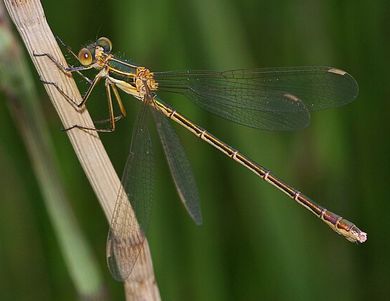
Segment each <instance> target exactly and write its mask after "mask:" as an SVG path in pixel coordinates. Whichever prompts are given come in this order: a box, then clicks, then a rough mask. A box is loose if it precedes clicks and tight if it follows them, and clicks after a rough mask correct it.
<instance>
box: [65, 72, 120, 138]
mask: <svg viewBox="0 0 390 301" xmlns="http://www.w3.org/2000/svg"><path fill="white" fill-rule="evenodd" d="M105 87H106V94H107V102H108V112H109V116H108V117H109V118H108V119H106V120H100V121H97V122H95V121H94V123H104V122H107V121H108V122H110V125H111V127H110V128H96V127H94V128H91V127H85V126H80V125H73V126H71V127H69V128H67V129H65V131H68V130H71V129H74V128H78V129H81V130H91V131H96V132H103V133H110V132H113V131H115V123H116V122H117V121H118V120H120V119H122V117H124V116H125V115H126V111H123V112H122V110H121V112H122V115H119V116H114V108H113V103H112V96H111V88H112V89H113V90H114V89H115V87H114V84H112V83H110V82H109V80H108V79H106V81H105ZM114 91H115V90H114ZM114 95H115V97H116V99H117V101H118V103H120V104H122V103H121V100H120V98H118V97H119V93H118V91H117V93H115V92H114ZM122 106H123V105H122ZM123 109H124V108H123Z"/></svg>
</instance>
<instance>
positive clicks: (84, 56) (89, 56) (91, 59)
mask: <svg viewBox="0 0 390 301" xmlns="http://www.w3.org/2000/svg"><path fill="white" fill-rule="evenodd" d="M111 49H112V43H111V41H110V40H109V39H108V38H106V37H101V38H99V39H97V40H96V42H95V43H92V44H89V45H88V46H86V47H84V48H82V49H81V50H80V51H79V53H78V55H77V57H78V60H79V61H80V63H81V64H82V65H83V66H89V65H91V64H93V63H95V62H96V61H97V60H99V59H101V58H102V57H105V54H109V53H110V52H111Z"/></svg>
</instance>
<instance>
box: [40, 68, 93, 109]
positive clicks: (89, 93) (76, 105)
mask: <svg viewBox="0 0 390 301" xmlns="http://www.w3.org/2000/svg"><path fill="white" fill-rule="evenodd" d="M100 79H101V76H100V75H99V74H98V75H96V76H95V78H94V79H93V81H92V82H91V84H90V85H89V87H88V89H87V91H86V92H85V94H84V95H83V97H82V100H81V102H80V103H78V102H77V101H76V100H74V99H73V98H72V97H70V96H69V95H68V94H66V93H65V92H64V91H63V90H62V89H61V88H60V87H59V86H58V85H57V84H56V83H55V82H51V81H46V80H43V79H41V82H42V83H44V84H45V85H52V86H54V87H55V88H56V89H57V91H58V92H60V93H61V95H62V96H63V97H64V98H65V99H66V100H67V101H68V102H69V103H70V104H71V105H73V106H74V107H75V108H77V109H80V108H82V107H83V106H84V105H85V103H86V101H87V100H88V98H89V96H90V95H91V92H92V90H93V89H94V88H95V86H96V84H97V83H98V82H99V80H100Z"/></svg>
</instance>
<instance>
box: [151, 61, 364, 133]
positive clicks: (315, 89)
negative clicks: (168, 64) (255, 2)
mask: <svg viewBox="0 0 390 301" xmlns="http://www.w3.org/2000/svg"><path fill="white" fill-rule="evenodd" d="M154 74H155V78H156V80H157V81H158V83H159V90H161V91H169V92H174V93H180V94H183V95H186V96H187V97H189V99H191V100H192V101H194V102H195V103H196V104H198V105H199V106H200V107H202V108H203V109H205V110H207V111H209V112H211V113H214V114H216V115H219V116H221V117H223V118H226V119H228V120H232V121H234V122H237V123H240V124H243V125H246V126H250V127H254V128H261V129H267V130H292V129H297V128H302V127H305V126H307V125H308V123H309V120H310V113H309V111H316V110H322V109H327V108H332V107H338V106H341V105H344V104H346V103H349V102H351V101H352V100H353V99H355V98H356V96H357V94H358V85H357V83H356V81H355V80H354V78H353V77H352V76H351V75H349V74H348V73H346V72H345V71H342V70H339V69H336V68H331V67H322V66H320V67H291V68H269V69H252V70H232V71H223V72H216V71H183V72H173V71H168V72H154Z"/></svg>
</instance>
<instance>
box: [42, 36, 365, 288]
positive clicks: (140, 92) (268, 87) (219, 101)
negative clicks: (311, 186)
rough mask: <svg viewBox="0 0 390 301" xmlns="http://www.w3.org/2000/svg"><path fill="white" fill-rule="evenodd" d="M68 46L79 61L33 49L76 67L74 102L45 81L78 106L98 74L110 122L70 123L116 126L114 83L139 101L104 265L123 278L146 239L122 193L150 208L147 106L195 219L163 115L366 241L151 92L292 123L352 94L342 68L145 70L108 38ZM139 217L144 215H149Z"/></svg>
mask: <svg viewBox="0 0 390 301" xmlns="http://www.w3.org/2000/svg"><path fill="white" fill-rule="evenodd" d="M66 47H67V46H66ZM67 50H68V51H69V52H70V53H71V54H72V55H73V56H74V57H75V58H76V59H77V60H78V61H79V62H80V64H81V65H80V66H77V67H73V66H71V67H65V66H62V65H61V64H59V63H58V62H57V61H56V60H55V59H54V58H53V57H52V56H51V55H49V54H36V56H47V57H48V58H50V59H51V60H52V61H53V62H54V63H55V64H56V65H57V66H58V67H59V68H60V69H61V70H63V71H64V72H77V73H79V74H80V75H82V76H83V77H84V78H85V79H86V80H87V81H88V82H89V88H88V89H87V91H86V93H85V94H84V96H83V99H82V101H81V102H79V103H77V102H76V101H74V100H73V99H71V98H70V97H68V96H67V95H66V94H65V93H64V92H63V91H62V90H61V88H60V87H58V85H57V84H56V83H53V82H45V83H46V84H52V85H54V86H56V87H57V89H58V90H59V91H60V92H61V93H62V94H63V95H64V97H65V98H66V99H67V100H68V101H70V102H71V103H72V104H74V105H75V106H77V107H79V108H80V107H83V106H84V105H85V103H86V101H87V99H88V98H89V96H90V94H91V91H92V90H93V89H94V88H95V86H96V84H97V83H98V82H99V81H100V80H102V79H103V80H104V81H105V87H106V93H107V97H108V107H109V123H110V127H109V128H100V129H97V128H86V127H83V126H79V125H74V126H72V127H71V128H79V129H84V130H95V131H101V132H111V131H114V130H115V124H116V121H118V120H119V119H120V118H122V117H125V116H126V110H125V108H124V106H123V104H122V100H121V98H120V95H119V91H118V89H119V90H121V91H123V92H125V93H127V94H130V95H132V96H134V97H135V98H136V99H137V100H139V101H140V102H141V103H142V104H143V105H142V108H141V110H140V112H139V113H138V116H137V119H136V123H135V125H134V128H133V135H132V141H131V146H130V154H129V157H128V160H127V163H126V166H125V168H124V171H123V176H122V188H121V190H120V191H119V193H118V197H117V200H116V204H115V210H114V213H113V218H112V221H111V224H110V232H109V235H108V241H107V261H108V266H109V269H110V271H111V273H112V274H113V276H114V278H115V279H118V280H125V279H127V278H128V276H129V275H130V273H131V271H132V268H133V266H134V264H135V262H136V260H137V257H138V254H139V250H140V248H141V247H142V243H143V241H144V234H143V232H142V231H140V229H139V228H138V227H137V226H136V225H134V224H132V223H131V222H130V220H131V217H132V216H131V214H132V213H131V212H132V211H131V208H130V206H129V204H128V200H130V201H131V202H132V205H133V207H141V213H142V214H148V211H149V209H148V208H149V204H150V202H151V192H150V188H151V186H152V180H151V178H152V173H153V171H152V169H153V166H152V165H153V164H152V150H151V139H150V136H149V131H148V128H147V126H146V120H147V118H146V117H147V114H148V112H149V111H151V112H152V115H153V117H154V120H155V122H156V125H157V131H158V134H159V136H160V139H161V143H162V145H163V149H164V151H165V155H166V158H167V161H168V165H169V168H170V171H171V174H172V177H173V180H174V183H175V186H176V189H177V192H178V194H179V197H180V199H181V201H182V202H183V204H184V206H185V208H186V209H187V211H188V213H189V214H190V216H191V217H192V218H193V219H194V221H195V222H196V223H197V224H200V223H201V222H202V215H201V211H200V206H199V196H198V191H197V188H196V184H195V180H194V177H193V174H192V172H191V168H190V164H189V162H188V160H187V158H186V155H185V153H184V150H183V148H182V146H181V144H180V142H179V138H178V136H177V135H176V133H175V131H174V129H173V128H172V126H171V124H170V123H169V121H168V119H171V120H173V121H174V122H176V123H178V124H179V125H181V126H183V127H184V128H185V129H187V130H189V131H190V132H191V133H193V134H194V135H196V136H197V137H199V138H200V139H202V140H204V141H205V142H207V143H209V144H210V145H212V146H213V147H215V148H216V149H218V150H219V151H221V152H222V153H224V154H225V155H226V156H228V157H229V158H231V159H233V160H235V161H236V162H238V163H240V164H241V165H243V166H244V167H246V168H247V169H249V170H250V171H252V172H253V173H254V174H256V175H257V176H258V177H260V179H262V180H264V181H266V182H268V183H270V184H272V185H273V186H275V187H276V188H277V189H279V190H281V191H282V192H284V193H285V194H287V195H288V196H289V197H290V198H291V199H293V200H294V201H296V202H297V203H298V204H300V205H302V206H303V207H304V208H306V209H308V210H309V211H310V212H312V213H313V214H314V215H316V216H317V217H319V218H320V219H321V220H322V221H324V222H325V223H326V224H327V225H328V226H330V228H332V229H333V230H334V231H336V232H337V233H339V234H341V235H343V236H344V237H345V238H346V239H348V240H349V241H352V242H359V243H363V242H365V241H366V239H367V234H366V233H365V232H363V231H361V230H360V229H359V228H358V227H357V226H355V225H354V224H353V223H351V222H349V221H348V220H346V219H344V218H342V217H340V216H338V215H336V214H334V213H332V212H331V211H329V210H327V209H325V208H324V207H322V206H320V205H318V204H316V203H314V202H313V201H311V200H310V199H309V198H308V197H306V196H305V195H303V194H302V193H301V192H299V191H298V190H296V189H295V188H293V187H291V186H289V185H287V184H286V183H284V182H282V181H281V180H279V179H278V178H277V177H275V176H274V175H273V174H271V172H270V171H269V170H267V169H266V168H264V167H262V166H260V165H259V164H257V163H255V162H254V161H252V160H251V159H249V158H247V157H246V156H244V155H243V154H241V153H240V152H239V151H237V150H236V149H234V148H232V147H230V146H229V145H227V144H226V143H224V142H222V141H221V140H219V139H218V138H216V137H215V136H213V135H212V134H210V133H209V132H207V131H206V130H204V129H203V128H201V127H199V126H198V125H196V124H195V123H193V122H192V121H190V120H188V119H187V118H186V117H184V116H183V115H181V114H180V113H178V112H177V111H176V110H174V109H173V108H172V107H171V106H169V105H167V104H166V103H164V102H163V101H162V100H161V99H160V98H159V97H158V96H157V93H158V92H159V91H167V92H173V93H178V94H182V95H185V96H187V97H188V98H189V99H190V100H192V101H193V102H194V103H196V104H197V105H199V106H200V107H201V108H203V109H205V110H207V111H209V112H211V113H214V114H216V115H219V116H221V117H223V118H225V119H228V120H231V121H234V122H236V123H239V124H242V125H245V126H249V127H253V128H258V129H265V130H294V129H299V128H303V127H305V126H307V125H308V123H309V119H310V111H316V110H322V109H327V108H332V107H338V106H341V105H344V104H346V103H349V102H351V101H352V100H353V99H355V98H356V96H357V94H358V86H357V83H356V81H355V80H354V79H353V77H352V76H351V75H349V74H348V73H346V72H345V71H342V70H340V69H336V68H330V67H293V68H270V69H253V70H232V71H223V72H216V71H183V72H180V71H178V72H173V71H167V72H151V71H150V70H149V69H147V68H145V67H142V66H138V65H135V64H131V63H129V62H127V61H125V60H122V59H120V58H118V57H116V56H115V55H114V54H112V53H111V50H112V44H111V41H110V40H109V39H107V38H105V37H101V38H99V39H98V40H97V41H96V42H94V43H91V44H89V45H87V46H86V47H85V48H82V49H81V50H80V52H79V53H78V55H76V54H75V53H74V52H72V50H71V49H70V48H69V47H67ZM88 69H97V70H98V73H97V75H96V76H95V77H94V78H93V79H92V80H90V79H88V78H87V77H85V76H84V75H83V74H82V73H81V71H85V70H88ZM112 92H113V95H114V99H115V100H116V101H117V103H118V105H119V109H120V113H121V114H120V115H119V116H115V114H114V109H113V100H112ZM164 117H167V118H164ZM71 128H70V129H71ZM139 204H141V206H139ZM143 220H144V221H145V222H147V217H146V218H145V217H144V219H143Z"/></svg>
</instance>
